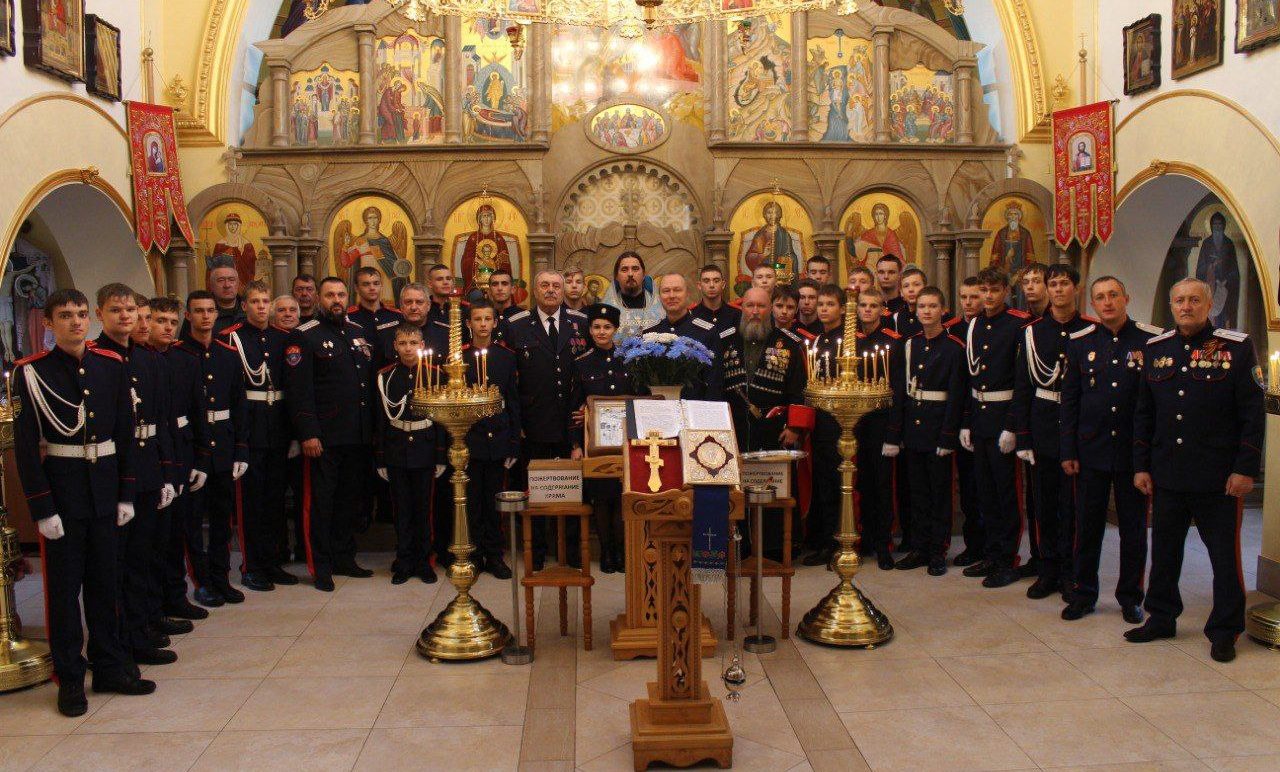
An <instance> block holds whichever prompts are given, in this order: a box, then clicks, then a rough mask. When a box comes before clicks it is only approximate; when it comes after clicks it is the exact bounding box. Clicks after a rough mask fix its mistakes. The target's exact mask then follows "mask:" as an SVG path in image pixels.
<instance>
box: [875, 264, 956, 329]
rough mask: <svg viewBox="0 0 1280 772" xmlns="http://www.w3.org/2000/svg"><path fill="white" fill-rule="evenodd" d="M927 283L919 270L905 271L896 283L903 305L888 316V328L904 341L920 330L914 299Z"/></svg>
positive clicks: (910, 269)
mask: <svg viewBox="0 0 1280 772" xmlns="http://www.w3.org/2000/svg"><path fill="white" fill-rule="evenodd" d="M927 282H928V279H927V277H925V275H924V271H922V270H920V269H919V268H908V269H906V270H905V271H903V272H902V278H901V279H899V281H898V287H899V290H898V297H900V298H902V302H903V304H904V305H903V307H902V308H900V309H898V310H897V311H894V312H892V314H890V317H889V326H890V327H892V328H893V330H894V332H896V333H898V334H899V335H901V336H902V337H903V339H904V340H905V339H907V338H910V337H911V336H913V335H915V334H916V333H918V332H920V330H921V329H922V326H921V324H920V320H919V319H917V318H916V298H917V297H919V295H920V293H921V291H923V290H924V285H925V284H926V283H927ZM943 321H946V320H943Z"/></svg>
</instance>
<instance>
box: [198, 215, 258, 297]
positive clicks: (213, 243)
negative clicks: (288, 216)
mask: <svg viewBox="0 0 1280 772" xmlns="http://www.w3.org/2000/svg"><path fill="white" fill-rule="evenodd" d="M270 235H271V232H270V229H269V228H268V226H267V220H266V218H265V217H264V216H263V214H262V212H260V211H259V210H258V209H257V208H255V207H254V206H252V205H251V204H248V203H245V202H243V201H227V202H224V203H221V204H218V205H216V206H214V207H212V208H210V209H209V210H208V212H206V213H205V215H204V217H203V218H201V220H200V224H199V226H198V228H197V230H196V244H195V252H196V256H195V264H194V265H193V266H192V268H191V288H192V289H204V288H205V277H206V275H207V274H208V272H209V270H210V269H212V268H215V267H217V266H221V265H225V266H229V267H231V268H235V269H236V273H238V274H239V275H240V284H241V286H244V285H246V284H248V283H249V282H251V281H253V280H254V279H262V280H264V281H266V282H267V283H270V282H271V255H270V253H269V252H268V251H267V245H266V242H264V241H263V239H264V238H266V237H268V236H270Z"/></svg>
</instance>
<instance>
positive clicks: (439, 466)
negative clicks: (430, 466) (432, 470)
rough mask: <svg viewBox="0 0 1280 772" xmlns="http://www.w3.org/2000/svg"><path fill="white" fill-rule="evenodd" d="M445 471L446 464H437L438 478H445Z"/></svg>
mask: <svg viewBox="0 0 1280 772" xmlns="http://www.w3.org/2000/svg"><path fill="white" fill-rule="evenodd" d="M444 469H445V465H444V464H436V477H443V476H444Z"/></svg>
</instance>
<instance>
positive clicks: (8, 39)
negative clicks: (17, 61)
mask: <svg viewBox="0 0 1280 772" xmlns="http://www.w3.org/2000/svg"><path fill="white" fill-rule="evenodd" d="M17 52H18V46H17V41H16V40H15V39H14V36H13V0H0V56H13V55H14V54H15V53H17Z"/></svg>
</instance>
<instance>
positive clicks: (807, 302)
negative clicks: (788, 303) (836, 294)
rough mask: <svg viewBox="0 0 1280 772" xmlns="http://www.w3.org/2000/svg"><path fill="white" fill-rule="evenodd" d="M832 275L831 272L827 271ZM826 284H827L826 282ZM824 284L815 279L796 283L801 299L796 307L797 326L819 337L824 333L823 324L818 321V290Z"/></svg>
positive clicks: (797, 293) (797, 292)
mask: <svg viewBox="0 0 1280 772" xmlns="http://www.w3.org/2000/svg"><path fill="white" fill-rule="evenodd" d="M827 272H828V273H830V270H828V271H827ZM824 283H825V282H824ZM820 287H822V284H819V283H818V282H816V281H814V280H813V279H801V280H800V281H799V282H797V283H796V295H797V296H798V297H799V301H798V305H797V306H796V326H797V328H798V329H804V330H805V331H807V332H810V333H813V335H814V336H817V335H818V333H820V332H822V322H820V321H818V289H819V288H820Z"/></svg>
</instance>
